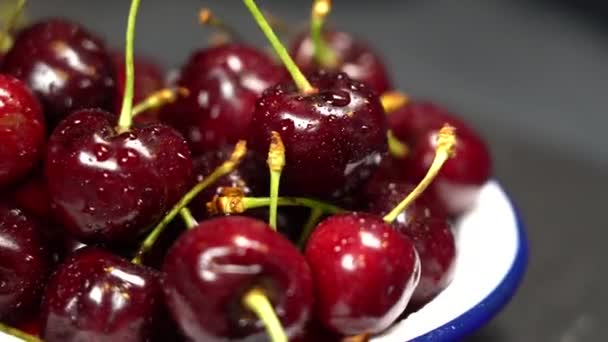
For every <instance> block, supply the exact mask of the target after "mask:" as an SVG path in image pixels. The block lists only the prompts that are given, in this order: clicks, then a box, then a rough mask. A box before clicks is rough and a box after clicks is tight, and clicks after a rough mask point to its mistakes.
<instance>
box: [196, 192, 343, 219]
mask: <svg viewBox="0 0 608 342" xmlns="http://www.w3.org/2000/svg"><path fill="white" fill-rule="evenodd" d="M230 189H234V188H228V190H230ZM270 202H271V199H270V197H244V196H243V192H242V191H224V195H222V196H215V197H214V198H213V200H212V201H210V202H209V203H207V211H208V212H209V214H211V215H217V214H240V213H243V212H245V211H247V210H249V209H255V208H261V207H267V206H269V205H270ZM277 205H279V206H285V207H307V208H310V209H313V210H314V209H319V210H321V211H322V212H323V213H327V214H337V213H343V212H345V211H346V210H344V209H342V208H339V207H337V206H335V205H333V204H330V203H325V202H321V201H317V200H314V199H310V198H305V197H278V198H277Z"/></svg>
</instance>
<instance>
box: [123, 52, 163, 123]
mask: <svg viewBox="0 0 608 342" xmlns="http://www.w3.org/2000/svg"><path fill="white" fill-rule="evenodd" d="M111 57H112V62H113V63H114V70H116V85H117V86H116V90H117V93H116V97H115V101H114V103H115V105H114V110H115V111H117V112H118V111H120V108H121V105H122V101H123V94H124V89H125V80H126V74H125V54H124V53H123V52H118V51H113V52H112V53H111ZM134 67H135V79H134V84H135V88H134V93H133V101H134V102H135V103H140V102H141V101H143V100H144V99H146V98H147V97H148V96H149V95H151V94H152V93H153V92H155V91H157V90H159V89H161V88H163V87H164V85H165V79H164V71H163V69H162V68H161V67H160V66H159V65H158V64H156V63H155V62H154V61H152V60H150V59H148V58H145V57H142V56H137V57H136V58H135V60H134ZM134 121H135V123H136V124H143V123H152V122H158V121H159V119H158V111H157V110H149V111H145V112H143V113H140V114H138V115H137V116H136V117H135V119H134Z"/></svg>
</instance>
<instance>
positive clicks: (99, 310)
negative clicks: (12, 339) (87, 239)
mask: <svg viewBox="0 0 608 342" xmlns="http://www.w3.org/2000/svg"><path fill="white" fill-rule="evenodd" d="M165 313H166V311H165V307H164V304H163V301H162V290H161V285H160V279H159V274H158V272H156V271H154V270H152V269H148V268H145V267H143V266H138V265H134V264H132V263H130V262H129V261H128V260H125V259H122V258H120V257H117V256H115V255H113V254H111V253H109V252H106V251H104V250H101V249H95V248H84V249H81V250H79V251H78V252H76V253H75V254H73V255H72V256H71V257H69V258H68V259H67V260H66V261H65V262H64V263H63V264H62V265H61V266H60V267H59V268H58V269H57V271H56V272H55V273H54V274H53V276H52V277H51V279H50V281H49V284H48V285H47V287H46V290H45V293H44V300H43V303H42V309H41V321H42V337H43V338H44V340H45V341H49V342H54V341H61V342H64V341H85V340H92V341H116V342H119V341H125V342H127V341H151V340H153V338H154V337H156V336H157V335H158V333H159V331H160V329H162V327H164V326H165V323H166V315H165Z"/></svg>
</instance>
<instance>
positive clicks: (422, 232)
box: [366, 180, 456, 307]
mask: <svg viewBox="0 0 608 342" xmlns="http://www.w3.org/2000/svg"><path fill="white" fill-rule="evenodd" d="M370 185H371V184H368V185H367V187H366V199H367V203H368V210H369V212H371V213H374V214H377V215H381V216H383V215H386V214H388V213H389V212H390V211H391V210H392V209H393V208H394V207H395V206H396V205H397V204H399V202H401V200H403V199H404V198H405V197H406V196H407V195H408V194H409V193H410V192H411V191H412V190H413V189H414V187H415V186H414V185H413V184H410V183H407V182H404V181H390V180H385V181H380V180H378V181H376V182H375V183H374V184H373V186H370ZM392 225H393V227H395V228H396V229H397V231H398V232H400V233H401V234H403V235H404V236H406V237H408V238H409V239H410V240H411V241H412V242H413V243H414V246H415V247H416V251H417V252H418V256H419V257H420V265H421V270H422V271H421V274H420V282H419V283H418V286H416V290H415V291H414V294H413V295H412V298H411V300H410V303H411V305H412V306H415V307H420V306H422V305H424V304H426V303H427V302H428V301H430V300H431V299H433V298H434V297H435V296H436V295H437V294H439V292H441V291H442V290H443V289H445V288H446V287H447V286H448V285H449V283H450V281H451V280H452V274H453V270H454V266H455V261H456V245H455V242H454V235H453V233H452V229H451V228H452V227H451V225H450V223H449V222H448V220H447V213H446V212H445V209H444V208H443V207H441V206H440V205H438V203H437V200H436V199H435V198H434V197H433V194H432V193H430V192H424V193H423V194H422V195H421V197H419V198H417V199H416V200H415V201H414V202H412V203H410V205H409V206H408V207H407V209H406V210H405V211H404V212H402V213H401V214H400V215H399V216H397V218H396V219H395V221H393V223H392Z"/></svg>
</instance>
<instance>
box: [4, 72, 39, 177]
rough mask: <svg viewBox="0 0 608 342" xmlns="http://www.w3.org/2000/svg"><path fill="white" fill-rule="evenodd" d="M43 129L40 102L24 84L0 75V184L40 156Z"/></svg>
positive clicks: (27, 166)
mask: <svg viewBox="0 0 608 342" xmlns="http://www.w3.org/2000/svg"><path fill="white" fill-rule="evenodd" d="M45 132H46V128H45V123H44V116H43V114H42V110H41V107H40V104H39V103H38V100H37V99H36V98H35V97H34V95H32V93H31V92H30V91H29V90H28V89H27V86H26V85H25V84H24V83H23V82H21V81H19V80H18V79H16V78H14V77H11V76H8V75H0V144H2V148H1V149H0V188H3V187H6V186H7V185H11V184H13V183H14V182H15V181H17V180H18V179H19V178H21V177H23V175H25V174H27V173H28V172H29V171H30V170H31V169H32V168H33V167H34V166H35V164H36V163H37V162H38V161H39V160H40V159H41V157H42V154H43V151H44V143H45V140H46V136H45V135H46V133H45Z"/></svg>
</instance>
